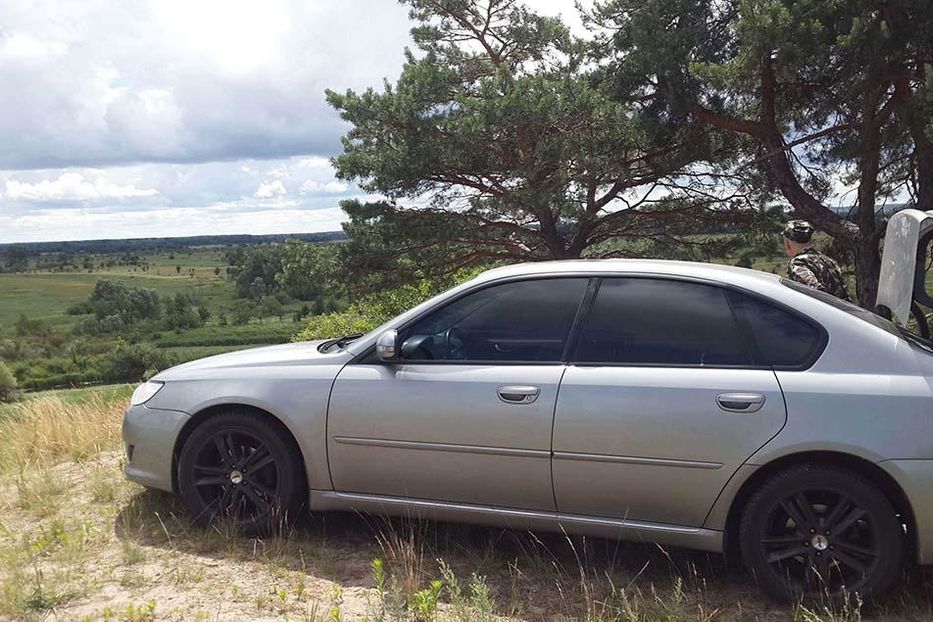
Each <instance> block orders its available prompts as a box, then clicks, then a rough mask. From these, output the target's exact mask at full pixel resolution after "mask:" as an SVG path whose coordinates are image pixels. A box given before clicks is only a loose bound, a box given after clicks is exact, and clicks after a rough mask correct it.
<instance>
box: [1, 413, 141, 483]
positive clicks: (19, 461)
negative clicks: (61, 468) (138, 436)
mask: <svg viewBox="0 0 933 622" xmlns="http://www.w3.org/2000/svg"><path fill="white" fill-rule="evenodd" d="M124 406H125V404H124V403H123V402H114V401H107V400H105V399H103V398H102V397H100V396H94V397H92V398H91V399H89V400H88V401H86V402H81V403H74V402H66V401H64V400H62V399H61V398H59V397H55V396H43V397H39V398H36V399H32V400H28V401H25V402H22V403H21V404H17V405H16V407H15V408H14V409H13V411H12V412H11V413H10V416H8V417H7V418H5V419H3V420H2V421H0V473H2V472H11V471H21V470H23V469H25V468H28V467H43V466H49V465H52V464H55V463H57V462H61V461H63V460H74V461H83V460H87V459H88V458H92V457H94V456H96V455H97V454H99V453H100V452H101V451H103V450H106V449H113V448H115V447H117V446H119V443H120V425H121V421H122V416H123V410H124Z"/></svg>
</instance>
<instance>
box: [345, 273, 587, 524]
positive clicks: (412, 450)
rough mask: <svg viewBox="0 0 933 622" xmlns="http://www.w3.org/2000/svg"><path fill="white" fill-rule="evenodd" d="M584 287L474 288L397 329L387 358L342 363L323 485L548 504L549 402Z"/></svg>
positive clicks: (579, 282)
mask: <svg viewBox="0 0 933 622" xmlns="http://www.w3.org/2000/svg"><path fill="white" fill-rule="evenodd" d="M588 284H589V280H588V279H586V278H553V279H535V280H523V281H513V282H508V283H501V284H494V285H492V286H489V287H484V288H482V289H480V290H474V291H473V292H470V293H467V294H466V295H464V296H462V297H460V298H458V299H456V300H454V301H452V302H450V303H448V304H446V305H444V306H443V307H442V308H440V309H436V310H434V311H431V312H429V313H428V314H427V315H426V316H424V317H422V318H420V319H418V320H416V321H415V322H414V323H413V324H412V325H410V326H407V327H403V328H402V329H401V330H400V332H399V342H400V343H401V347H400V350H401V359H400V360H399V361H397V362H392V363H384V362H381V361H376V360H373V359H367V360H362V361H359V362H356V363H352V364H350V365H347V366H346V367H344V369H343V370H342V371H341V372H340V374H339V375H338V377H337V379H336V382H335V384H334V388H333V392H332V394H331V400H330V408H329V414H328V425H327V448H328V457H329V462H330V467H331V476H332V478H333V483H334V487H335V489H336V490H338V491H344V492H355V493H368V494H377V495H388V496H397V497H410V498H418V499H435V500H446V501H456V502H465V503H475V504H481V505H494V506H501V507H515V508H525V509H536V510H551V511H553V510H554V493H553V488H552V485H551V428H552V424H553V418H554V407H555V404H556V401H557V389H558V387H559V386H560V379H561V376H562V375H563V373H564V363H563V357H564V356H565V352H566V346H567V341H568V337H569V334H570V331H571V326H572V325H573V323H574V320H575V319H576V317H577V315H578V312H579V310H580V307H581V304H582V301H583V298H584V294H585V293H586V291H587V287H588Z"/></svg>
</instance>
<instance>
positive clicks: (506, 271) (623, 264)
mask: <svg viewBox="0 0 933 622" xmlns="http://www.w3.org/2000/svg"><path fill="white" fill-rule="evenodd" d="M580 272H584V273H593V274H657V275H667V276H683V277H693V278H701V279H708V280H711V281H719V282H728V283H735V282H736V281H741V282H742V283H744V284H746V285H749V286H752V287H754V285H755V283H756V282H757V284H761V285H764V284H769V285H770V284H773V283H775V282H776V281H779V280H780V277H779V276H777V275H774V274H770V273H768V272H761V271H760V270H750V269H748V268H738V267H736V266H727V265H722V264H714V263H701V262H696V261H671V260H667V259H567V260H560V261H538V262H534V263H521V264H514V265H510V266H503V267H501V268H493V269H491V270H487V271H486V272H483V273H482V274H481V275H479V277H477V280H480V281H485V280H495V279H501V278H508V277H517V276H535V275H547V274H560V273H580Z"/></svg>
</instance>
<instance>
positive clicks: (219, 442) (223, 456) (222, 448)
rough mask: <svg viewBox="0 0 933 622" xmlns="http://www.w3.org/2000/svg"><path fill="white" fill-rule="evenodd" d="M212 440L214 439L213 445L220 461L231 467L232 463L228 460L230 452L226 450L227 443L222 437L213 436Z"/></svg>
mask: <svg viewBox="0 0 933 622" xmlns="http://www.w3.org/2000/svg"><path fill="white" fill-rule="evenodd" d="M212 440H213V441H214V446H215V447H216V448H217V453H218V454H220V463H221V464H223V465H224V466H225V467H232V466H233V463H232V462H231V461H230V460H231V456H230V452H229V451H227V445H226V442H225V441H224V439H222V438H221V437H219V436H215V437H214V438H213V439H212Z"/></svg>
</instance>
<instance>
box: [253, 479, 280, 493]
mask: <svg viewBox="0 0 933 622" xmlns="http://www.w3.org/2000/svg"><path fill="white" fill-rule="evenodd" d="M249 485H250V486H252V487H253V489H255V490H258V491H259V492H261V493H262V494H264V495H266V496H267V497H274V496H275V491H274V490H272V489H271V488H269V487H268V486H266V485H265V484H263V483H261V482H257V481H256V480H253V479H251V480H249Z"/></svg>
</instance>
